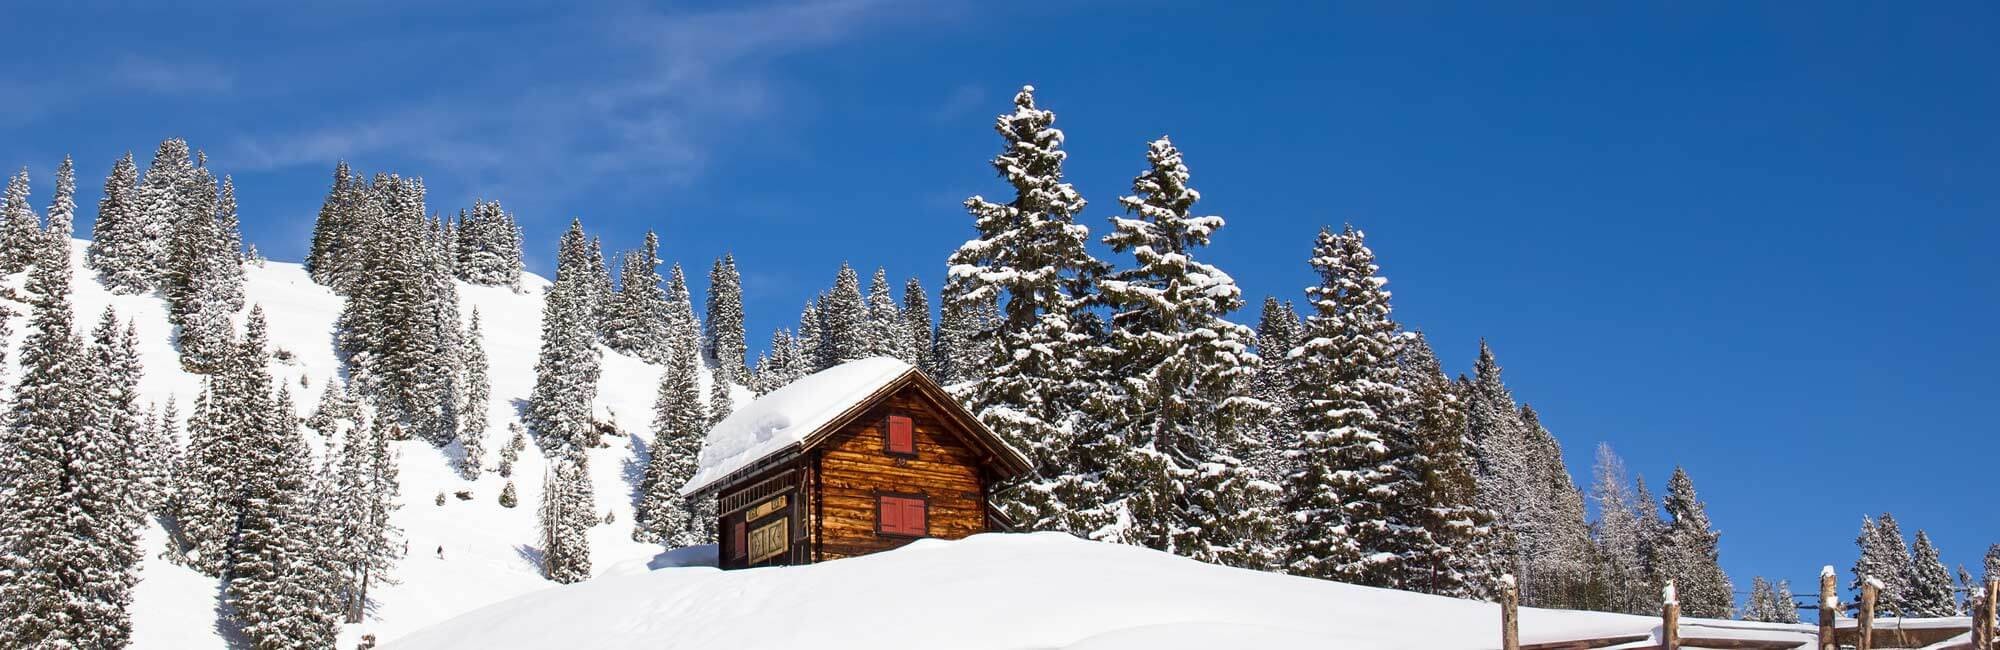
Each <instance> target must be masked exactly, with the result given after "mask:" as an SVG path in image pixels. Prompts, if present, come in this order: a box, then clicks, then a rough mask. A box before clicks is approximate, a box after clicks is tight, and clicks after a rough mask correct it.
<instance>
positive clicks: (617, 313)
mask: <svg viewBox="0 0 2000 650" xmlns="http://www.w3.org/2000/svg"><path fill="white" fill-rule="evenodd" d="M659 255H660V239H659V237H658V236H657V235H654V234H653V233H652V232H647V233H646V245H645V247H644V248H642V249H640V250H637V251H631V252H627V253H626V254H625V255H624V258H623V260H624V264H623V265H622V267H621V268H620V270H619V273H618V281H619V287H618V293H616V294H613V295H612V297H611V306H610V307H609V310H608V318H607V320H606V322H605V323H604V344H605V345H606V346H608V347H610V348H611V349H613V350H618V351H620V352H625V353H627V354H631V355H633V356H637V357H639V358H641V359H646V360H648V361H654V362H659V361H664V360H665V359H666V348H665V346H664V342H665V341H667V340H668V332H667V311H668V310H667V293H666V290H665V289H662V288H661V287H660V257H659Z"/></svg>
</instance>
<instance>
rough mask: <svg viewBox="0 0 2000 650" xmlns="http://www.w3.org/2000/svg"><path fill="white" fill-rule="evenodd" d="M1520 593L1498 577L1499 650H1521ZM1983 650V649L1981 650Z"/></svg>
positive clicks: (1510, 581)
mask: <svg viewBox="0 0 2000 650" xmlns="http://www.w3.org/2000/svg"><path fill="white" fill-rule="evenodd" d="M1520 609H1521V591H1520V589H1519V587H1518V585H1516V584H1515V583H1514V575H1513V574H1511V573H1510V574H1507V575H1503V576H1500V649H1501V650H1521V611H1520ZM1982 650H1984V649H1982Z"/></svg>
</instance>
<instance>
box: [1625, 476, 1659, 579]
mask: <svg viewBox="0 0 2000 650" xmlns="http://www.w3.org/2000/svg"><path fill="white" fill-rule="evenodd" d="M1632 508H1633V512H1634V513H1636V514H1637V515H1638V516H1639V564H1640V572H1639V573H1640V575H1642V576H1645V583H1646V585H1647V586H1655V585H1660V584H1662V583H1664V582H1665V580H1666V578H1665V576H1664V574H1663V572H1662V571H1661V570H1660V540H1662V539H1665V538H1666V534H1667V522H1666V520H1664V519H1661V518H1660V500H1658V499H1655V498H1653V491H1652V489H1650V488H1647V487H1646V477H1645V476H1644V475H1634V476H1633V477H1632ZM1640 599H1641V602H1642V603H1643V604H1644V606H1645V607H1646V608H1647V610H1648V612H1647V613H1651V612H1652V611H1653V610H1658V609H1659V608H1660V605H1661V604H1662V603H1661V602H1660V592H1659V590H1658V589H1654V590H1653V591H1652V592H1650V593H1645V594H1641V596H1640Z"/></svg>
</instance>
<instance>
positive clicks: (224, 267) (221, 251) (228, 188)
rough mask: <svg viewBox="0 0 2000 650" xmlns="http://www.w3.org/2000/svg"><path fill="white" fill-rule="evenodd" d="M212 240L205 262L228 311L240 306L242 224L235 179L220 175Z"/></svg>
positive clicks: (241, 299) (241, 300)
mask: <svg viewBox="0 0 2000 650" xmlns="http://www.w3.org/2000/svg"><path fill="white" fill-rule="evenodd" d="M215 229H216V234H215V237H216V239H215V241H213V242H210V247H211V249H210V250H209V253H208V254H209V255H210V256H212V259H210V260H209V261H208V264H209V265H211V266H213V267H214V268H213V269H212V270H211V272H213V273H216V274H217V277H216V278H215V283H216V285H217V289H216V290H217V291H218V292H219V293H221V295H222V300H223V301H224V302H223V304H225V305H227V306H228V309H229V312H230V313H235V312H237V311H240V310H242V309H243V259H244V258H243V226H242V223H241V222H240V221H238V220H237V217H236V182H235V181H233V180H231V179H230V178H229V177H228V176H223V177H222V189H221V190H220V191H219V192H218V193H217V194H216V197H215Z"/></svg>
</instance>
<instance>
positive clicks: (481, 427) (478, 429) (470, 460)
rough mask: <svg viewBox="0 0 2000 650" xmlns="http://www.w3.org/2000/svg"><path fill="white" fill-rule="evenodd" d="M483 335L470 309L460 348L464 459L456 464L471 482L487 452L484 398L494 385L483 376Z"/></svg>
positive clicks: (460, 435) (460, 440) (460, 427)
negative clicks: (463, 379) (463, 393)
mask: <svg viewBox="0 0 2000 650" xmlns="http://www.w3.org/2000/svg"><path fill="white" fill-rule="evenodd" d="M485 339H486V337H485V336H484V335H483V334H482V333H480V331H479V308H477V307H474V308H473V309H472V322H471V323H469V324H467V325H466V329H465V341H464V343H463V344H461V345H462V347H461V348H460V350H459V352H460V354H462V355H464V360H463V361H462V362H461V363H460V366H461V367H463V368H464V372H465V381H464V382H463V385H464V386H465V398H464V400H463V404H461V405H460V406H459V408H458V417H459V423H458V443H459V445H461V446H462V447H463V448H464V451H465V458H464V460H462V461H460V463H459V465H458V472H459V474H460V475H462V476H464V477H465V479H466V480H468V481H470V480H473V479H477V478H479V469H480V467H481V464H482V463H483V462H484V457H485V455H486V409H487V401H488V400H490V399H491V397H492V394H493V384H492V382H490V381H488V380H487V378H486V342H485Z"/></svg>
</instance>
